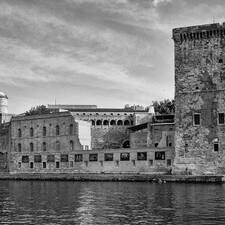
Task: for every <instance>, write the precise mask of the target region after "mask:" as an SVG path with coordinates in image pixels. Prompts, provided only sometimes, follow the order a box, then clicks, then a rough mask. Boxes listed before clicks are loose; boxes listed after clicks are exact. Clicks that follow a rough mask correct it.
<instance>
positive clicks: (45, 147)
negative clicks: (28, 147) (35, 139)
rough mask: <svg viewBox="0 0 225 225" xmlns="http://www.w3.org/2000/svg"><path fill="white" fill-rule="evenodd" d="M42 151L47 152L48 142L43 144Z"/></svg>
mask: <svg viewBox="0 0 225 225" xmlns="http://www.w3.org/2000/svg"><path fill="white" fill-rule="evenodd" d="M42 150H43V151H44V152H45V151H46V150H47V145H46V142H43V143H42Z"/></svg>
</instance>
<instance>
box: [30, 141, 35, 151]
mask: <svg viewBox="0 0 225 225" xmlns="http://www.w3.org/2000/svg"><path fill="white" fill-rule="evenodd" d="M30 151H31V152H33V151H34V144H33V142H31V143H30Z"/></svg>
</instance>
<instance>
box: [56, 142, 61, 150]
mask: <svg viewBox="0 0 225 225" xmlns="http://www.w3.org/2000/svg"><path fill="white" fill-rule="evenodd" d="M55 148H56V151H60V142H59V141H56V143H55Z"/></svg>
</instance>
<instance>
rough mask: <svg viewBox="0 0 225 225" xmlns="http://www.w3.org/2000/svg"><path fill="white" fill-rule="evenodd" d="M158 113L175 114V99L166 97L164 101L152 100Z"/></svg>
mask: <svg viewBox="0 0 225 225" xmlns="http://www.w3.org/2000/svg"><path fill="white" fill-rule="evenodd" d="M152 104H153V106H154V109H155V113H156V114H174V113H175V101H174V100H169V99H164V100H163V101H159V102H158V101H153V102H152Z"/></svg>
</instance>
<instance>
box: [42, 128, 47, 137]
mask: <svg viewBox="0 0 225 225" xmlns="http://www.w3.org/2000/svg"><path fill="white" fill-rule="evenodd" d="M46 134H47V130H46V127H43V136H44V137H45V136H46Z"/></svg>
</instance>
